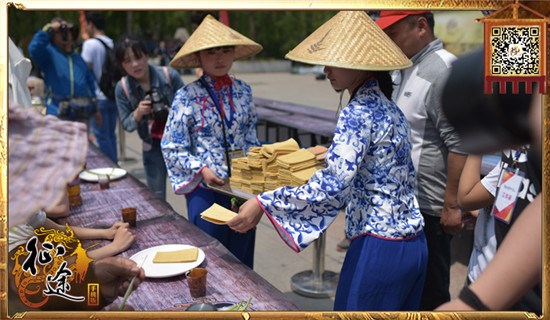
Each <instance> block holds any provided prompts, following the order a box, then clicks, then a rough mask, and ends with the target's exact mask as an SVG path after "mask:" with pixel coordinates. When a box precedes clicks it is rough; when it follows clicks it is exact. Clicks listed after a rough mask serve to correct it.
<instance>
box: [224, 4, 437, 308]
mask: <svg viewBox="0 0 550 320" xmlns="http://www.w3.org/2000/svg"><path fill="white" fill-rule="evenodd" d="M360 42H361V43H360ZM286 57H287V58H288V59H292V60H295V61H300V62H304V63H310V64H311V63H314V64H319V65H324V66H325V69H324V72H325V73H326V75H327V79H328V80H329V81H330V84H331V86H332V87H333V88H334V89H335V90H336V91H340V92H342V91H344V90H347V91H348V93H349V94H350V100H349V102H348V104H347V106H345V107H344V108H343V109H342V111H341V112H340V114H339V116H338V122H337V124H336V130H335V132H334V137H333V140H332V144H331V146H330V148H329V149H328V151H327V154H326V160H325V161H326V168H325V169H321V170H318V171H317V172H316V173H314V174H313V176H312V177H311V178H310V179H309V181H308V182H307V183H306V184H305V185H303V186H300V187H295V188H292V187H282V188H279V189H277V190H274V191H270V192H264V193H262V194H259V195H258V196H257V197H256V198H255V199H250V200H248V201H247V202H245V203H244V204H243V205H242V206H241V208H240V210H239V214H238V215H237V216H236V217H235V218H233V219H231V220H230V221H228V225H229V227H230V228H231V229H233V230H235V231H237V232H246V231H247V230H249V229H251V228H254V227H255V226H256V225H257V224H258V222H259V221H260V219H261V217H262V215H263V214H264V213H265V214H266V216H267V217H268V218H269V219H270V220H271V222H272V223H273V226H274V227H275V229H276V230H277V232H278V233H279V235H280V237H281V238H282V239H283V240H284V241H285V242H286V244H287V245H288V246H289V247H291V248H292V249H293V250H295V251H296V252H299V251H300V250H302V249H304V248H305V247H307V246H308V245H309V244H310V243H311V242H313V241H314V240H315V239H317V238H318V237H319V236H321V234H322V233H323V232H325V231H326V230H327V228H328V227H329V225H330V224H331V223H332V222H333V221H334V219H335V217H336V215H337V214H338V213H339V212H340V209H342V208H344V207H345V214H346V237H347V238H349V239H351V243H350V246H349V249H348V251H347V253H346V258H345V260H344V264H343V265H342V270H341V272H340V279H339V282H338V287H337V289H336V297H335V300H334V309H335V310H372V311H380V310H393V311H398V310H418V308H419V305H420V297H421V294H422V289H423V286H424V279H425V277H426V266H427V262H428V249H427V247H426V237H425V235H424V232H423V227H424V220H423V218H422V215H421V214H420V209H419V208H418V203H417V201H416V199H415V196H414V188H415V172H414V167H413V163H412V159H411V140H410V127H409V125H408V123H407V120H406V118H405V116H404V115H403V113H402V112H401V110H400V109H399V108H398V107H397V105H395V103H393V102H392V101H391V100H390V99H391V93H392V86H393V84H392V81H391V77H390V75H389V72H388V71H387V70H397V69H403V68H407V67H410V66H411V65H412V63H411V61H410V60H409V59H408V58H407V57H406V56H405V55H404V54H403V52H402V51H401V50H400V49H399V48H398V47H397V46H396V45H395V43H393V42H392V41H391V39H390V38H389V37H388V36H387V35H386V34H385V33H384V32H383V31H382V30H381V29H380V27H378V26H377V25H376V23H374V21H372V19H371V18H370V17H369V16H368V15H367V14H366V13H365V12H364V11H341V12H339V13H338V14H336V15H335V16H334V17H332V18H331V19H330V20H328V21H327V22H325V23H324V24H323V25H321V26H320V27H319V28H317V30H315V31H314V32H313V33H312V34H311V35H309V36H308V37H307V38H306V39H304V40H303V41H302V42H301V43H300V44H298V45H297V46H296V48H294V49H293V50H291V51H290V52H289V53H288V54H287V55H286Z"/></svg>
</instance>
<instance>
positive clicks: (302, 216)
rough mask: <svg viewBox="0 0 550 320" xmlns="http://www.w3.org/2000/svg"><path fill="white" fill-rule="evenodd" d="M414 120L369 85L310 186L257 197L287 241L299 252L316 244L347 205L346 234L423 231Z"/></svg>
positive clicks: (395, 235)
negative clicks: (411, 130)
mask: <svg viewBox="0 0 550 320" xmlns="http://www.w3.org/2000/svg"><path fill="white" fill-rule="evenodd" d="M410 150H411V143H410V137H409V127H408V123H407V121H406V119H405V117H404V116H403V114H402V113H401V111H400V110H399V109H398V108H397V106H396V105H395V104H393V103H392V102H390V101H389V100H387V99H386V98H385V97H383V94H382V93H381V91H380V89H379V88H378V85H377V82H376V80H369V81H367V82H366V83H365V84H364V85H363V86H362V87H360V88H359V89H358V91H357V93H356V95H355V97H354V98H353V99H352V101H350V103H349V104H348V106H346V107H345V108H344V109H343V110H342V112H341V114H340V116H339V119H338V123H337V125H336V130H335V134H334V138H333V141H332V145H331V146H330V148H329V150H328V152H327V157H326V165H327V168H326V169H322V170H319V171H317V172H316V173H315V174H314V175H313V176H312V177H311V179H310V180H309V182H308V183H307V184H305V185H303V186H300V187H296V188H291V187H283V188H280V189H277V190H274V191H270V192H265V193H262V194H260V195H258V197H257V198H256V199H257V201H258V202H259V203H260V205H261V207H262V208H263V210H264V212H265V213H266V214H267V216H268V217H269V219H270V220H271V221H272V223H273V225H274V226H275V229H276V230H277V232H278V233H279V235H280V236H281V238H282V239H283V240H284V241H285V242H286V243H287V245H289V246H290V247H291V248H292V249H293V250H295V251H297V252H298V251H300V250H302V249H304V248H306V247H307V246H308V245H309V244H310V243H311V242H312V241H314V240H315V239H317V238H318V237H319V236H320V235H321V233H323V232H324V231H325V230H326V229H327V228H328V226H329V225H330V224H331V223H332V222H333V221H334V219H335V217H336V215H337V214H338V212H339V210H340V209H341V208H342V207H344V206H345V205H346V204H347V206H346V234H347V236H348V237H350V238H353V237H357V236H360V235H364V234H372V235H374V236H377V237H381V238H391V239H403V238H407V237H412V236H416V235H417V234H418V233H419V232H420V231H421V230H422V226H423V220H422V216H421V215H420V211H419V209H418V204H417V203H416V199H415V198H414V181H415V176H414V168H413V165H412V161H411V157H410Z"/></svg>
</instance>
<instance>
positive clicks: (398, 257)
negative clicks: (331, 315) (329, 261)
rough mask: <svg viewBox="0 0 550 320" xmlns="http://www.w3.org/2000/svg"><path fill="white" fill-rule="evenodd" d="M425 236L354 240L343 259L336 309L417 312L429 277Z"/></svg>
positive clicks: (370, 237) (367, 237)
mask: <svg viewBox="0 0 550 320" xmlns="http://www.w3.org/2000/svg"><path fill="white" fill-rule="evenodd" d="M427 263H428V249H427V247H426V237H425V236H424V233H422V234H420V235H419V236H418V237H415V238H412V239H408V240H388V239H380V238H376V237H373V236H369V235H367V236H362V237H359V238H355V239H353V241H352V242H351V244H350V246H349V249H348V251H347V253H346V258H345V259H344V264H343V265H342V271H341V272H340V280H339V282H338V287H337V289H336V297H335V299H334V310H350V311H351V310H354V311H416V310H418V308H419V305H420V297H421V295H422V289H423V286H424V279H425V277H426V266H427Z"/></svg>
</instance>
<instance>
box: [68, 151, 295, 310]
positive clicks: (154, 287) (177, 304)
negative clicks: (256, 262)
mask: <svg viewBox="0 0 550 320" xmlns="http://www.w3.org/2000/svg"><path fill="white" fill-rule="evenodd" d="M86 165H87V168H88V169H93V168H100V167H109V166H112V165H113V163H112V162H110V161H109V160H108V159H107V158H106V157H104V156H103V155H101V154H100V152H99V150H98V149H97V148H96V147H94V146H90V148H89V151H88V157H87V164H86ZM81 195H82V199H83V202H82V205H81V206H79V207H75V208H72V209H71V215H70V216H69V217H68V218H65V219H61V220H60V221H59V222H60V223H69V224H70V225H75V226H84V227H96V228H104V227H109V226H111V225H112V224H113V223H114V222H115V221H119V220H121V216H120V209H121V208H123V207H127V206H133V207H137V208H138V217H137V226H136V228H134V229H133V231H134V232H135V234H136V242H135V243H134V244H133V245H132V246H131V247H130V248H129V249H128V250H127V251H125V252H123V253H121V255H122V256H125V257H130V256H132V255H133V254H135V253H137V252H139V251H141V250H144V249H147V248H150V247H154V246H158V245H164V244H188V245H193V246H196V247H198V248H200V249H202V250H203V251H204V253H205V255H206V259H205V261H204V262H203V263H202V264H201V266H202V267H205V268H206V269H207V270H208V277H207V288H206V296H205V297H202V298H196V299H195V298H192V297H191V295H190V293H189V290H188V286H187V282H186V281H185V280H186V279H185V275H178V276H173V277H169V278H155V279H152V278H146V280H145V281H144V282H143V283H142V284H141V285H140V286H139V288H138V289H137V290H136V291H135V292H133V293H132V294H131V295H130V297H129V299H128V301H127V305H130V306H132V307H133V308H134V309H135V310H148V311H153V310H155V311H156V310H184V309H185V308H186V307H187V305H188V304H190V303H193V302H223V301H231V302H238V301H240V300H248V298H249V297H252V306H251V307H250V308H249V310H266V311H268V310H297V307H296V305H294V303H292V302H291V301H290V300H289V299H288V298H287V297H286V296H285V295H284V294H283V293H282V292H280V291H279V290H278V289H277V288H275V287H274V286H273V285H271V284H270V283H269V282H267V281H266V280H265V279H263V278H262V277H261V276H260V275H258V274H257V273H256V272H254V271H253V270H251V269H250V268H248V267H247V266H246V265H244V264H243V263H241V262H240V261H239V260H238V259H237V258H235V256H233V254H231V253H230V252H229V251H228V250H227V249H226V248H225V247H224V246H223V245H222V244H221V243H220V242H218V241H217V240H216V239H214V238H212V237H210V236H209V235H207V234H206V233H204V232H203V231H202V230H200V229H199V228H197V227H196V226H194V225H193V224H191V223H190V222H188V221H187V220H186V219H185V218H183V217H181V216H180V215H179V214H177V213H176V212H175V211H174V210H173V209H172V207H171V206H170V204H168V203H167V202H165V201H163V200H160V199H156V198H155V197H154V195H153V194H152V193H151V192H150V191H149V190H148V189H147V187H146V186H145V185H144V184H142V183H141V182H140V181H139V180H137V179H136V178H134V177H132V176H131V175H126V176H125V177H124V178H122V179H120V180H116V181H111V183H110V189H106V190H100V189H99V185H98V184H97V183H89V182H84V181H82V182H81ZM93 243H97V242H90V241H85V242H84V243H83V244H84V245H85V246H88V245H91V244H93ZM99 243H100V244H101V243H107V242H105V241H99ZM113 303H114V304H116V305H118V304H119V303H120V298H119V299H117V300H115V301H114V302H113Z"/></svg>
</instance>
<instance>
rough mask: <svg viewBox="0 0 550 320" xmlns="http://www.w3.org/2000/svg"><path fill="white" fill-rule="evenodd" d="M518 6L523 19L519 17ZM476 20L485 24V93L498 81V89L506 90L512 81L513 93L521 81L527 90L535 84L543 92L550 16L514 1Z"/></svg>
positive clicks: (491, 90)
mask: <svg viewBox="0 0 550 320" xmlns="http://www.w3.org/2000/svg"><path fill="white" fill-rule="evenodd" d="M520 9H521V10H522V12H521V16H522V18H518V16H519V14H518V11H519V10H520ZM510 11H511V13H512V17H511V18H510ZM478 21H481V22H482V23H483V24H484V57H485V58H484V59H485V85H484V92H485V93H492V92H493V83H495V82H497V83H498V84H499V92H500V93H501V94H503V93H506V82H511V83H512V93H515V94H517V93H518V90H519V83H520V82H523V83H525V90H526V93H531V92H532V86H533V83H538V87H539V92H540V93H542V94H546V92H547V90H548V79H547V69H546V68H547V63H546V57H547V48H546V41H547V40H546V33H547V24H548V21H549V19H548V18H547V17H545V16H544V15H542V14H540V13H538V12H536V11H534V10H532V9H531V8H529V7H527V6H525V5H522V4H520V3H518V0H516V1H515V2H514V3H512V4H509V5H507V6H505V7H503V8H501V9H500V10H497V11H495V12H493V13H491V14H490V15H488V16H486V17H483V18H480V19H478Z"/></svg>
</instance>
